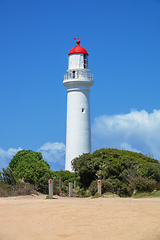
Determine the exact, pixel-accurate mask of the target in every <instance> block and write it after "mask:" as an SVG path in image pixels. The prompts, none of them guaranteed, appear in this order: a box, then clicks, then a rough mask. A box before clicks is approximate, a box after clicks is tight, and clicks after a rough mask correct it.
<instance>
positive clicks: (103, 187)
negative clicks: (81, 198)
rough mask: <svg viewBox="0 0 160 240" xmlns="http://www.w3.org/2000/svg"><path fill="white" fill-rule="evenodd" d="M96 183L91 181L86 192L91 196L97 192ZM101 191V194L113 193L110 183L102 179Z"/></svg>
mask: <svg viewBox="0 0 160 240" xmlns="http://www.w3.org/2000/svg"><path fill="white" fill-rule="evenodd" d="M97 181H98V180H94V181H92V182H91V184H90V186H89V188H88V190H89V191H90V193H91V195H92V196H93V195H95V194H96V192H97V191H98V187H97ZM101 191H102V194H103V193H105V192H114V188H113V185H112V183H111V182H110V181H109V180H105V179H102V180H101Z"/></svg>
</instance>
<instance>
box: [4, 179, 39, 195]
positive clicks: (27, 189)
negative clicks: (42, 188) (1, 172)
mask: <svg viewBox="0 0 160 240" xmlns="http://www.w3.org/2000/svg"><path fill="white" fill-rule="evenodd" d="M33 193H34V194H35V193H36V189H35V186H33V185H31V184H29V183H23V182H22V183H20V182H19V183H17V185H15V186H10V185H8V184H6V183H4V182H0V197H9V196H19V195H30V194H33Z"/></svg>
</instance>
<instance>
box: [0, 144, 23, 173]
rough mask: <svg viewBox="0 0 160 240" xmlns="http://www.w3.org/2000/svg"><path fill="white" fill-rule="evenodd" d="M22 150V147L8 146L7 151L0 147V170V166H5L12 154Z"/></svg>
mask: <svg viewBox="0 0 160 240" xmlns="http://www.w3.org/2000/svg"><path fill="white" fill-rule="evenodd" d="M20 150H22V148H20V147H19V148H17V149H16V148H9V149H8V150H7V151H5V150H4V149H2V148H0V171H1V168H6V167H7V166H8V164H9V162H10V161H11V159H12V158H13V157H14V155H15V154H16V153H17V152H18V151H20Z"/></svg>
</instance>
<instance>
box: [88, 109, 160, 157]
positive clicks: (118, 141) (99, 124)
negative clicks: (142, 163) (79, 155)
mask: <svg viewBox="0 0 160 240" xmlns="http://www.w3.org/2000/svg"><path fill="white" fill-rule="evenodd" d="M92 145H93V150H95V149H99V148H102V147H111V148H119V149H127V150H131V151H136V152H142V153H143V154H148V153H150V154H152V155H153V156H154V157H155V158H157V159H159V160H160V110H153V113H148V112H146V111H145V110H142V111H137V110H132V111H131V112H130V113H128V114H118V115H113V116H107V115H104V116H100V117H97V118H95V120H94V123H93V126H92Z"/></svg>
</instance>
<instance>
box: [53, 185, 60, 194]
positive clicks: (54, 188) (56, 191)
mask: <svg viewBox="0 0 160 240" xmlns="http://www.w3.org/2000/svg"><path fill="white" fill-rule="evenodd" d="M53 194H54V195H60V189H59V187H56V186H53Z"/></svg>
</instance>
